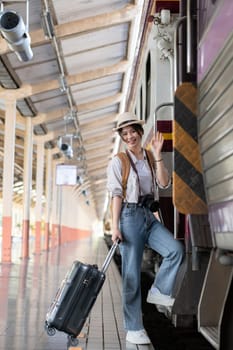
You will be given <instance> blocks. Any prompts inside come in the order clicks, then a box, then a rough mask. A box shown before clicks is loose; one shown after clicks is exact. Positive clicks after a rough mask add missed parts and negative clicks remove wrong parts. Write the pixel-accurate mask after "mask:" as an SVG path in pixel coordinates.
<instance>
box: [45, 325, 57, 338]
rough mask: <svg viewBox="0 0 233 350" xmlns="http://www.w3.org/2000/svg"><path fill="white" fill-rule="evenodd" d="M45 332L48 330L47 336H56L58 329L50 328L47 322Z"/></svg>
mask: <svg viewBox="0 0 233 350" xmlns="http://www.w3.org/2000/svg"><path fill="white" fill-rule="evenodd" d="M45 330H46V332H47V334H48V335H50V336H52V335H55V333H56V329H55V328H54V327H50V326H49V325H48V324H47V322H45Z"/></svg>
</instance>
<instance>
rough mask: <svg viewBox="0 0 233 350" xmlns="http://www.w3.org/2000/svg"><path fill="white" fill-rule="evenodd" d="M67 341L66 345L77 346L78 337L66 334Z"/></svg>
mask: <svg viewBox="0 0 233 350" xmlns="http://www.w3.org/2000/svg"><path fill="white" fill-rule="evenodd" d="M67 339H68V342H67V346H68V347H69V346H77V345H78V339H77V338H76V337H75V336H73V335H68V336H67Z"/></svg>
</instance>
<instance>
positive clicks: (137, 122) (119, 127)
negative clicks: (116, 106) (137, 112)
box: [112, 120, 145, 131]
mask: <svg viewBox="0 0 233 350" xmlns="http://www.w3.org/2000/svg"><path fill="white" fill-rule="evenodd" d="M122 124H123V125H119V126H117V127H116V128H114V129H112V130H113V131H118V130H120V129H122V128H125V127H126V126H129V125H134V124H138V125H144V124H145V122H144V120H131V121H129V122H126V123H122Z"/></svg>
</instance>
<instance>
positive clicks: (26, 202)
mask: <svg viewBox="0 0 233 350" xmlns="http://www.w3.org/2000/svg"><path fill="white" fill-rule="evenodd" d="M32 133H33V129H32V119H31V118H29V117H28V118H26V128H25V144H24V176H23V183H24V192H23V232H22V258H23V259H24V258H28V257H29V231H30V207H31V196H30V191H31V185H32V153H33V137H32Z"/></svg>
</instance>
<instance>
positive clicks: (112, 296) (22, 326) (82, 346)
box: [0, 237, 154, 350]
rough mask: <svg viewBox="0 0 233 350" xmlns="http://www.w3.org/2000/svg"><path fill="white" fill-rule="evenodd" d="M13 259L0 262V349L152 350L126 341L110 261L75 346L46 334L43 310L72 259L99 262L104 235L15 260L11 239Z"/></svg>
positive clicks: (103, 250)
mask: <svg viewBox="0 0 233 350" xmlns="http://www.w3.org/2000/svg"><path fill="white" fill-rule="evenodd" d="M14 246H15V248H14V249H15V250H14V257H13V263H11V264H6V263H4V264H0V303H1V306H0V350H65V349H69V350H134V349H138V350H154V347H153V346H152V345H150V346H147V345H140V346H139V345H133V344H130V343H128V342H126V340H125V336H126V334H125V331H124V329H123V321H122V301H121V276H120V273H119V270H118V268H117V266H116V264H115V262H114V260H112V262H111V264H110V267H109V269H108V271H107V273H106V281H105V283H104V286H103V288H102V291H101V293H100V295H99V296H98V298H97V300H96V303H95V305H94V307H93V309H92V311H91V313H90V315H89V317H88V319H87V322H86V324H85V325H84V327H83V330H82V332H81V333H80V335H79V337H78V339H79V343H78V345H77V346H68V345H67V335H66V334H64V333H62V332H56V334H55V335H54V336H49V335H48V334H47V332H46V331H45V329H44V323H45V316H46V313H47V310H48V308H49V306H50V304H51V302H52V300H53V299H54V296H55V294H56V292H57V290H58V288H59V286H60V283H61V281H62V280H63V279H64V277H65V275H66V273H67V271H68V269H70V267H71V265H72V263H73V261H74V260H80V261H82V262H85V263H91V264H97V265H98V266H99V267H100V266H101V265H102V263H103V261H104V259H105V257H106V255H107V251H108V248H107V245H106V243H105V240H104V237H90V238H85V239H80V240H78V241H76V242H72V243H68V244H64V245H62V246H60V247H55V248H53V249H51V250H50V251H48V252H46V251H44V252H42V253H41V254H35V255H33V256H32V257H31V258H30V259H24V260H22V259H20V258H19V249H17V246H20V242H16V244H15V245H14Z"/></svg>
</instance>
